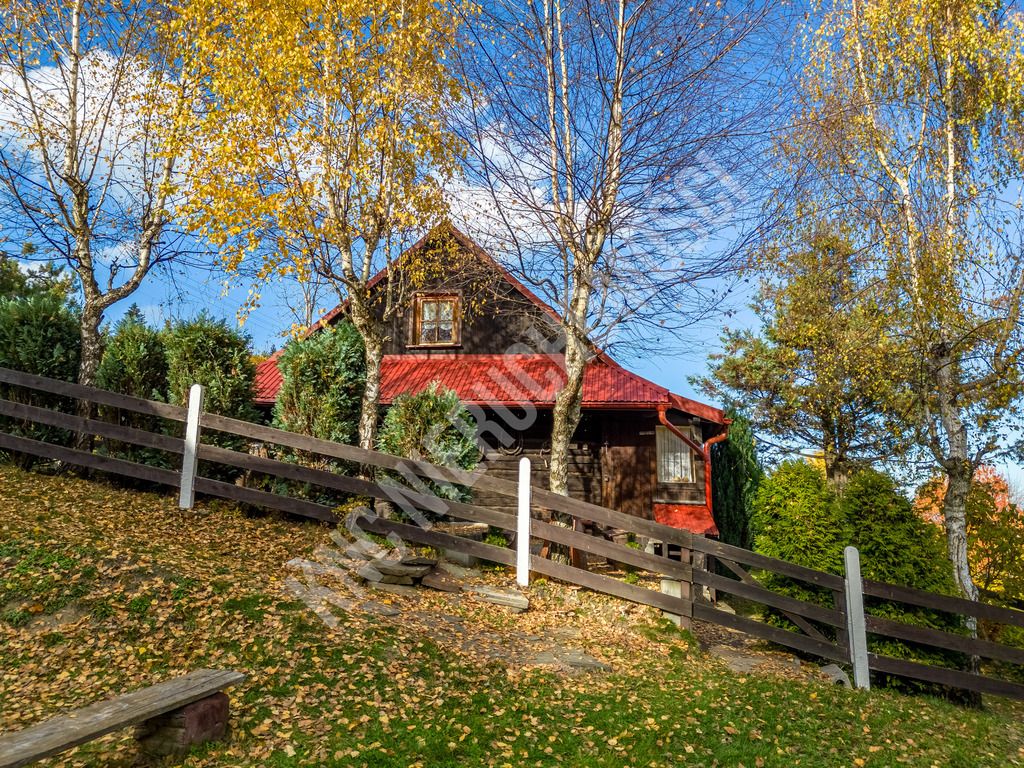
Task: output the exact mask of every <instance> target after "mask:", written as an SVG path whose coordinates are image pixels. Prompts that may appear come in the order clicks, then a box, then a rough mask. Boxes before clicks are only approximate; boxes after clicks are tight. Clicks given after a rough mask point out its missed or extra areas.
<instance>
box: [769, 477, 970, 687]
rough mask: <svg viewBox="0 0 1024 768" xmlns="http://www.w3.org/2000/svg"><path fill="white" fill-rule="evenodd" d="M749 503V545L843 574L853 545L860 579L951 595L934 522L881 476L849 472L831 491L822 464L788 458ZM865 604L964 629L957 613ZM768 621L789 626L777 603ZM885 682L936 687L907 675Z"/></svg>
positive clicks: (921, 622)
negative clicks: (751, 538) (840, 487)
mask: <svg viewBox="0 0 1024 768" xmlns="http://www.w3.org/2000/svg"><path fill="white" fill-rule="evenodd" d="M754 508H755V514H754V520H753V523H754V526H755V531H756V535H755V539H754V544H755V550H756V551H757V552H760V553H761V554H764V555H768V556H769V557H774V558H778V559H781V560H787V561H789V562H791V563H796V564H798V565H803V566H806V567H808V568H813V569H815V570H819V571H825V572H827V573H833V574H836V575H837V576H842V575H843V571H844V568H843V549H844V548H845V547H846V546H847V545H852V546H855V547H857V549H858V550H859V552H860V560H861V574H862V576H863V577H864V578H865V579H870V580H874V581H884V582H888V583H891V584H898V585H901V586H908V587H913V588H916V589H923V590H927V591H930V592H937V593H939V594H947V595H952V594H955V587H954V585H953V580H952V575H951V572H950V568H949V565H948V561H947V559H946V555H945V551H944V547H943V542H942V537H941V534H940V532H939V530H938V528H936V527H935V526H934V525H931V524H930V523H928V522H926V521H924V520H922V519H921V518H920V517H919V516H918V515H917V514H916V512H915V511H914V507H913V504H912V503H911V502H910V501H909V500H908V499H907V498H906V497H905V496H904V495H903V494H902V493H901V492H900V489H899V488H898V487H897V485H896V483H895V481H894V480H893V479H892V478H891V477H889V476H888V475H886V474H883V473H881V472H877V471H874V470H870V469H865V470H861V471H859V472H857V473H855V474H854V475H853V476H852V477H851V478H850V480H849V481H848V482H847V484H846V486H845V487H844V488H843V491H842V494H841V495H836V494H835V493H834V492H833V491H832V490H831V489H830V488H829V487H828V484H827V483H826V481H825V476H824V473H823V472H822V471H821V470H820V468H818V467H814V466H812V465H811V464H808V463H806V462H785V463H783V464H782V465H780V466H779V467H778V468H777V469H776V470H775V471H774V472H772V473H771V474H769V475H768V476H767V477H766V478H765V480H764V482H763V483H762V484H761V487H760V489H759V491H758V494H757V497H756V499H755V503H754ZM761 581H762V583H763V584H764V585H765V586H766V587H768V588H769V589H772V590H774V591H776V592H779V593H781V594H784V595H787V596H790V597H794V598H797V599H799V600H804V601H807V602H812V603H816V604H820V605H823V606H826V607H832V606H833V605H834V597H833V595H832V593H831V591H829V590H825V589H822V588H817V587H814V586H812V585H809V584H806V583H805V582H802V581H797V580H794V579H789V578H786V577H780V576H776V575H775V574H771V573H766V574H764V576H763V578H762V579H761ZM865 610H866V611H867V612H868V613H871V614H874V615H876V616H880V617H883V618H887V619H891V620H894V621H900V622H903V623H906V624H913V625H917V626H924V627H931V628H934V629H939V630H943V631H947V632H959V631H963V627H962V622H961V621H960V620H959V619H957V618H956V617H954V616H951V615H950V614H946V613H944V612H941V611H933V610H928V609H924V608H916V607H913V606H906V605H903V604H901V603H893V602H888V601H882V600H876V599H868V600H867V601H866V604H865ZM765 620H766V621H767V622H768V623H770V624H774V625H776V626H784V627H787V628H791V629H792V628H794V627H793V625H792V623H791V622H790V621H789V620H788V619H787V618H786V617H785V615H784V614H783V613H781V612H780V611H777V610H774V609H766V610H765ZM817 629H818V630H819V631H820V632H822V634H824V635H825V636H826V637H830V638H833V639H834V638H835V637H836V631H835V629H834V628H831V627H828V626H824V625H817ZM868 645H869V649H870V650H871V652H872V653H878V654H883V655H886V656H893V657H896V658H902V659H909V660H914V661H919V662H922V663H928V664H937V665H942V666H950V667H959V666H961V665H962V664H963V663H964V661H965V660H964V658H963V657H962V655H961V654H958V653H953V652H949V651H943V650H939V649H934V648H931V647H929V646H921V645H917V644H914V643H906V642H903V641H899V640H893V639H889V638H883V637H879V636H874V635H869V636H868ZM882 682H885V683H888V684H897V685H899V687H903V688H909V689H912V690H935V689H934V687H931V686H927V685H925V684H918V683H916V682H910V681H905V680H896V679H886V680H884V681H882Z"/></svg>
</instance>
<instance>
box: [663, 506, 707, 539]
mask: <svg viewBox="0 0 1024 768" xmlns="http://www.w3.org/2000/svg"><path fill="white" fill-rule="evenodd" d="M654 521H655V522H656V523H661V524H662V525H670V526H672V527H673V528H682V529H683V530H685V531H691V532H693V533H697V534H700V535H702V536H717V535H718V526H717V525H715V520H714V518H713V517H712V516H711V512H710V510H709V509H708V508H707V506H706V505H704V504H657V503H655V504H654Z"/></svg>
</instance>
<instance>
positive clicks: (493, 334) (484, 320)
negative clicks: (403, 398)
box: [379, 252, 561, 355]
mask: <svg viewBox="0 0 1024 768" xmlns="http://www.w3.org/2000/svg"><path fill="white" fill-rule="evenodd" d="M434 258H436V259H438V260H439V263H438V264H436V265H435V266H434V268H433V269H432V270H429V271H431V272H433V273H435V274H434V275H433V276H432V277H427V278H420V279H419V280H418V281H417V284H416V285H415V287H413V286H407V287H406V288H405V289H404V290H403V293H404V297H403V308H402V311H401V312H396V313H395V314H394V315H393V317H392V318H391V320H390V322H389V323H388V336H389V337H390V340H389V342H388V343H387V345H386V346H385V349H384V353H385V354H388V355H400V354H406V353H408V354H430V355H450V354H460V353H461V354H467V355H486V354H490V355H502V354H506V353H509V352H512V353H516V352H519V353H537V352H546V351H550V350H549V349H548V348H546V346H545V344H548V345H550V344H553V343H554V342H555V340H556V339H557V338H558V332H557V329H556V325H555V323H554V321H553V318H552V317H551V316H550V315H549V314H548V313H547V312H546V311H545V310H543V309H542V308H541V307H539V306H537V305H536V304H535V303H533V302H532V301H530V300H529V299H527V298H526V297H525V296H523V295H522V294H520V293H519V291H517V290H516V289H515V287H514V286H512V285H511V284H510V283H509V282H507V281H506V280H505V279H504V278H503V277H502V276H501V275H500V274H499V273H498V272H496V271H495V270H494V268H493V267H491V266H490V265H487V264H485V263H483V262H480V261H479V260H478V259H476V258H475V257H470V256H468V255H466V254H456V255H454V256H452V255H450V254H447V253H444V252H441V253H439V254H438V255H435V256H434ZM402 282H403V283H404V282H407V281H402ZM417 293H445V294H458V295H459V297H460V310H461V334H460V343H459V344H458V345H453V346H445V347H430V348H424V347H417V346H415V345H411V342H412V341H413V340H414V339H413V309H412V307H413V298H414V296H415V295H416V294H417ZM379 314H380V315H382V314H383V307H379ZM558 351H561V349H560V347H559V349H558Z"/></svg>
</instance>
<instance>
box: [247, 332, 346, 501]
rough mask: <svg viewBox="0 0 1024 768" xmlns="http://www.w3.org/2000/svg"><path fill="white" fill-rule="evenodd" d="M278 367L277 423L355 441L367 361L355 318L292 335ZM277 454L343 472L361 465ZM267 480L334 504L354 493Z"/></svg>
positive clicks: (290, 452)
mask: <svg viewBox="0 0 1024 768" xmlns="http://www.w3.org/2000/svg"><path fill="white" fill-rule="evenodd" d="M277 367H278V369H279V370H280V372H281V378H282V382H281V388H280V390H279V391H278V395H277V401H276V402H275V403H274V412H273V423H274V426H275V427H277V428H278V429H284V430H287V431H289V432H296V433H298V434H302V435H309V436H310V437H316V438H319V439H321V440H331V441H334V442H338V443H355V442H356V440H357V438H358V433H359V414H360V409H361V403H362V397H363V388H364V386H365V383H366V363H365V359H364V357H363V341H362V338H361V337H360V336H359V333H358V332H357V331H356V329H355V327H354V326H353V325H352V324H351V323H350V322H347V321H343V322H340V323H338V324H337V325H335V326H332V327H329V328H324V329H323V330H321V331H320V332H319V333H316V334H313V335H312V336H310V337H308V338H305V339H296V340H294V341H291V342H290V343H289V344H288V345H287V346H286V347H285V348H284V350H283V351H282V352H281V354H280V355H279V357H278V359H277ZM275 457H276V458H278V459H281V460H284V461H293V462H297V463H299V464H302V465H304V466H308V467H312V468H314V469H322V470H327V471H330V472H335V473H341V474H350V473H352V472H353V471H354V470H355V469H356V467H355V466H354V465H353V464H352V463H350V462H341V461H335V460H331V459H328V458H325V457H324V456H322V455H320V454H316V453H312V452H308V451H300V450H293V449H289V448H279V449H277V451H276V452H275ZM264 484H265V485H266V484H269V486H270V487H271V489H272V490H274V491H276V492H278V493H287V494H289V495H297V496H302V497H304V498H309V499H312V500H314V501H317V502H319V503H322V504H328V505H330V506H338V505H344V503H345V502H346V501H348V499H349V496H348V495H346V494H342V493H339V492H331V491H327V490H326V489H324V488H320V487H316V486H311V485H308V484H300V483H294V482H290V481H283V480H280V479H278V478H266V479H265V483H264Z"/></svg>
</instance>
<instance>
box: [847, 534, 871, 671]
mask: <svg viewBox="0 0 1024 768" xmlns="http://www.w3.org/2000/svg"><path fill="white" fill-rule="evenodd" d="M843 564H844V566H845V568H846V578H845V579H844V580H843V581H844V584H845V587H846V636H847V641H848V642H849V645H850V663H851V664H852V665H853V684H854V685H855V686H856V687H857V688H863V689H864V690H869V689H870V688H871V676H870V670H869V668H868V635H867V627H866V625H865V622H864V583H863V582H862V581H861V578H860V552H858V551H857V548H856V547H847V548H846V549H844V550H843Z"/></svg>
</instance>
